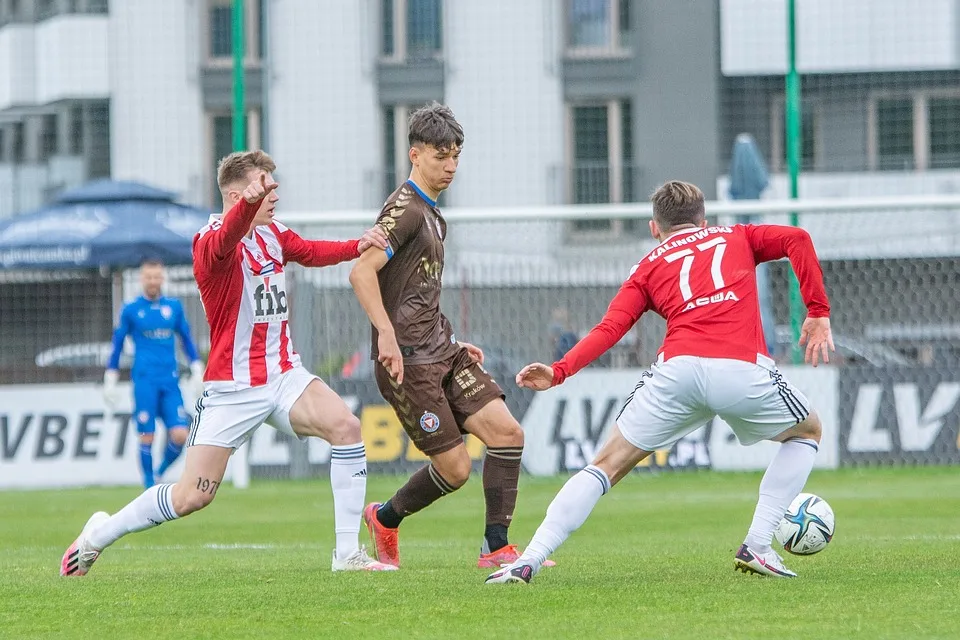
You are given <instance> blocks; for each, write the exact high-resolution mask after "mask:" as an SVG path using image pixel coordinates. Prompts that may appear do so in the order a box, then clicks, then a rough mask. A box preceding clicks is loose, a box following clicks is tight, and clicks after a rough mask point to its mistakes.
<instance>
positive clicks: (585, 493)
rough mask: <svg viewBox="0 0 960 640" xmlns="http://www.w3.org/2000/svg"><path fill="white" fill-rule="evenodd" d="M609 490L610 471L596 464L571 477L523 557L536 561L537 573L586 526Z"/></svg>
mask: <svg viewBox="0 0 960 640" xmlns="http://www.w3.org/2000/svg"><path fill="white" fill-rule="evenodd" d="M609 490H610V479H609V478H608V477H607V474H606V473H604V472H603V471H602V470H601V469H599V468H598V467H595V466H593V465H590V466H589V467H586V468H585V469H584V470H583V471H581V472H580V473H578V474H577V475H575V476H573V477H572V478H570V479H569V480H567V483H566V484H565V485H563V488H561V489H560V492H559V493H558V494H557V496H556V497H555V498H554V499H553V502H551V503H550V506H549V507H547V517H545V518H544V519H543V522H542V523H541V524H540V527H539V528H538V529H537V532H536V533H535V534H534V535H533V540H531V541H530V544H529V545H528V546H527V548H526V550H525V551H524V552H523V555H522V556H521V558H522V559H523V560H524V561H527V562H531V563H532V564H533V570H534V573H536V572H537V571H539V570H540V565H542V564H543V563H544V562H545V561H546V559H547V557H549V556H550V554H551V553H553V552H554V551H556V550H557V548H559V547H560V545H561V544H563V541H564V540H566V539H567V537H568V536H569V535H570V534H571V533H573V532H574V531H576V530H577V529H579V528H580V526H581V525H583V523H584V522H585V521H586V519H587V516H589V515H590V512H591V511H593V508H594V507H595V506H596V504H597V502H598V501H599V500H600V498H601V497H602V496H603V494H605V493H606V492H607V491H609Z"/></svg>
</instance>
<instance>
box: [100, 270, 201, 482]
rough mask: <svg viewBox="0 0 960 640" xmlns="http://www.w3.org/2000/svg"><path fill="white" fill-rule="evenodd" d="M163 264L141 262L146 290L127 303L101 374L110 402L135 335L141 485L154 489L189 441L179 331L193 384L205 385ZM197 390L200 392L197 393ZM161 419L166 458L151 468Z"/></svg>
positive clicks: (134, 377)
mask: <svg viewBox="0 0 960 640" xmlns="http://www.w3.org/2000/svg"><path fill="white" fill-rule="evenodd" d="M164 275H165V274H164V269H163V264H161V263H160V262H157V261H146V262H144V263H143V264H142V265H141V266H140V283H141V285H142V287H143V294H142V295H141V296H139V297H138V298H137V299H136V300H134V301H133V302H131V303H129V304H127V305H126V306H124V308H123V311H121V312H120V321H119V323H118V324H117V328H116V329H115V330H114V332H113V351H112V353H111V354H110V360H109V361H108V362H107V370H106V372H105V373H104V375H103V392H104V399H105V400H106V402H107V404H108V405H109V406H111V407H114V406H116V404H117V401H118V399H119V397H118V393H117V381H118V379H119V371H118V369H119V367H120V354H121V352H122V351H123V343H124V340H126V338H127V336H130V338H131V339H132V340H133V345H134V349H135V353H134V358H133V372H132V375H131V379H132V381H133V399H134V408H133V415H134V418H135V419H136V421H137V432H138V433H139V434H140V466H141V467H142V469H143V484H144V486H145V487H146V488H150V487H152V486H153V484H154V479H155V478H160V477H162V476H163V474H164V472H165V471H166V470H167V469H168V468H169V467H170V465H172V464H173V463H174V461H175V460H176V459H177V457H178V456H179V455H180V452H181V451H182V450H183V445H184V443H185V442H186V441H187V435H188V433H189V429H188V428H187V424H188V422H187V413H186V411H184V408H183V396H182V395H181V394H180V386H179V375H178V373H179V372H178V367H177V345H176V338H175V335H179V336H180V340H181V342H182V345H183V351H184V353H185V354H186V356H187V359H188V360H189V361H190V384H191V386H193V387H200V386H201V385H202V384H203V363H202V362H200V358H199V356H198V355H197V348H196V346H195V345H194V343H193V340H192V339H191V337H190V327H189V325H188V324H187V318H186V316H185V315H184V312H183V305H181V304H180V301H179V300H176V299H174V298H167V297H165V296H162V295H161V293H160V290H161V288H162V287H163V281H164ZM198 395H199V393H198ZM158 417H159V418H160V419H161V420H163V425H164V427H166V429H167V446H166V448H165V449H164V453H163V461H162V462H161V463H160V466H159V467H158V468H157V470H156V475H155V474H154V470H153V453H152V449H153V434H154V431H155V430H156V419H157V418H158Z"/></svg>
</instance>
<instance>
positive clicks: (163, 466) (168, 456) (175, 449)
mask: <svg viewBox="0 0 960 640" xmlns="http://www.w3.org/2000/svg"><path fill="white" fill-rule="evenodd" d="M181 451H183V445H182V444H177V443H176V442H168V443H167V448H166V449H164V450H163V462H161V463H160V468H159V469H157V475H158V476H163V474H164V472H165V471H166V470H167V469H169V468H170V465H172V464H173V463H174V462H176V461H177V458H179V457H180V452H181Z"/></svg>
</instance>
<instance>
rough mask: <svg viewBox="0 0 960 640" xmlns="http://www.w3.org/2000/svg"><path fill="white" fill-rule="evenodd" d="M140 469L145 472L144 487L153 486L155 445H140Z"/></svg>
mask: <svg viewBox="0 0 960 640" xmlns="http://www.w3.org/2000/svg"><path fill="white" fill-rule="evenodd" d="M140 469H141V470H142V471H143V486H144V487H146V488H147V489H149V488H150V487H152V486H153V445H152V444H144V443H142V442H141V443H140Z"/></svg>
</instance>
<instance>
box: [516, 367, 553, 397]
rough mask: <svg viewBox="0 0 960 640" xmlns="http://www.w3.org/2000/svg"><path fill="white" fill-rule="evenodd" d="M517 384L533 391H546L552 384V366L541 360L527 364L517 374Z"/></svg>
mask: <svg viewBox="0 0 960 640" xmlns="http://www.w3.org/2000/svg"><path fill="white" fill-rule="evenodd" d="M517 386H518V387H523V388H524V389H533V390H534V391H546V390H547V389H549V388H550V387H552V386H553V367H551V366H549V365H546V364H543V363H542V362H534V363H533V364H528V365H527V366H525V367H524V368H523V369H521V370H520V373H518V374H517Z"/></svg>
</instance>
